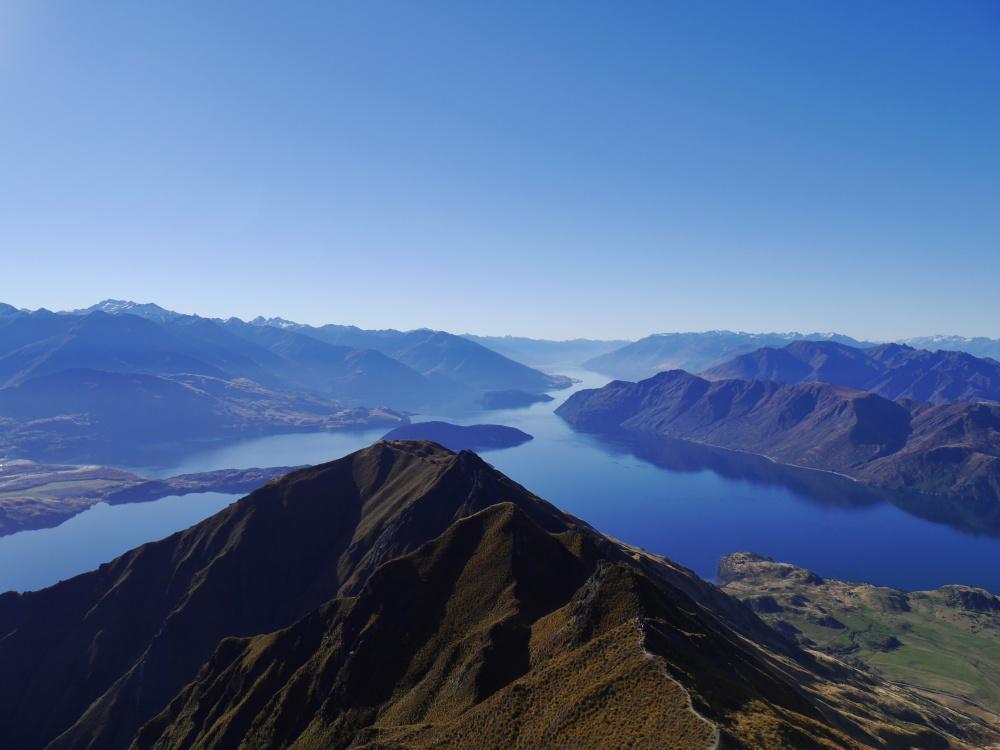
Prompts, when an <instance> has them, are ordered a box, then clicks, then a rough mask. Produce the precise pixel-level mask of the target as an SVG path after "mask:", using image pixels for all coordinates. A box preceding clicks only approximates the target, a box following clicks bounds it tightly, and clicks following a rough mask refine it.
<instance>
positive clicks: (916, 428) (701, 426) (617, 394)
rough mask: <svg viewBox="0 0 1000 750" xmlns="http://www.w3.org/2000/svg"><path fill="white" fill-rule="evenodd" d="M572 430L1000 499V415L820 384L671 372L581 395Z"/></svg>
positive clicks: (980, 407) (567, 413)
mask: <svg viewBox="0 0 1000 750" xmlns="http://www.w3.org/2000/svg"><path fill="white" fill-rule="evenodd" d="M556 413H557V414H559V415H560V416H561V417H563V418H564V419H565V420H566V421H567V422H569V423H570V424H572V425H573V426H574V427H577V428H578V429H582V430H587V431H593V432H613V431H616V430H619V429H624V430H634V431H638V432H642V433H648V434H652V435H660V436H664V437H671V438H681V439H685V440H694V441H696V442H701V443H706V444H709V445H716V446H719V447H722V448H731V449H735V450H741V451H747V452H749V453H757V454H760V455H764V456H768V457H769V458H772V459H774V460H775V461H780V462H782V463H788V464H795V465H799V466H806V467H809V468H815V469H825V470H828V471H836V472H840V473H843V474H847V475H849V476H852V477H855V478H857V479H861V480H864V481H868V482H872V483H875V484H881V485H885V486H889V487H906V488H910V489H918V490H922V491H926V492H935V493H946V494H955V495H960V496H963V497H968V498H970V499H974V500H982V501H984V502H986V503H987V504H995V503H996V501H997V499H998V498H1000V481H998V480H1000V406H993V405H990V404H968V403H963V402H955V403H949V404H941V405H937V406H932V405H930V404H925V403H920V402H912V401H903V402H894V401H889V400H888V399H885V398H883V397H881V396H878V395H876V394H873V393H866V392H863V391H856V390H852V389H850V388H846V387H844V386H834V385H829V384H826V383H806V384H798V385H788V384H784V383H776V382H773V381H760V380H757V381H745V380H718V381H709V380H706V379H705V378H700V377H698V376H696V375H691V374H689V373H686V372H683V371H680V370H675V371H672V372H667V373H661V374H660V375H657V376H656V377H653V378H649V379H648V380H644V381H640V382H639V383H625V382H622V381H615V382H613V383H609V384H608V385H607V386H605V387H604V388H600V389H597V390H588V391H579V392H578V393H575V394H573V395H572V396H570V398H569V399H567V400H566V402H565V403H564V404H563V405H561V406H560V407H559V408H558V409H556Z"/></svg>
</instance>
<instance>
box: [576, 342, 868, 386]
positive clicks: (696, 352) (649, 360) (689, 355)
mask: <svg viewBox="0 0 1000 750" xmlns="http://www.w3.org/2000/svg"><path fill="white" fill-rule="evenodd" d="M797 339H810V340H813V341H817V340H828V341H836V342H839V343H841V344H846V345H848V346H860V345H861V342H859V341H856V340H854V339H852V338H850V337H849V336H841V335H839V334H835V333H829V334H821V333H812V334H809V335H808V336H803V335H802V334H800V333H743V332H740V333H734V332H733V331H706V332H704V333H656V334H653V335H652V336H647V337H646V338H644V339H639V340H638V341H636V342H634V343H631V344H627V345H625V346H623V347H622V348H621V349H617V350H615V351H613V352H609V353H607V354H604V355H601V356H599V357H594V358H593V359H589V360H587V361H586V362H584V363H583V366H584V367H586V368H587V369H588V370H593V371H594V372H600V373H604V374H605V375H610V376H611V377H613V378H621V379H623V380H643V379H644V378H649V377H652V376H653V375H656V373H658V372H664V371H667V370H687V371H688V372H701V371H702V370H705V369H707V368H709V367H714V366H716V365H720V364H722V363H723V362H726V361H727V360H729V359H731V358H733V357H735V356H737V355H740V354H744V353H747V352H752V351H754V350H756V349H759V348H761V347H762V346H775V347H777V346H785V345H786V344H787V343H788V342H790V341H795V340H797Z"/></svg>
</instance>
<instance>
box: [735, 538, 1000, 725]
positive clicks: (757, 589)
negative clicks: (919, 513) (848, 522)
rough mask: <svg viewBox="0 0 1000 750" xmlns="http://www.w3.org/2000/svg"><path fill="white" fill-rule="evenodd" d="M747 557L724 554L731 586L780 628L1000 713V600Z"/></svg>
mask: <svg viewBox="0 0 1000 750" xmlns="http://www.w3.org/2000/svg"><path fill="white" fill-rule="evenodd" d="M741 555H742V553H741ZM741 555H731V556H730V557H728V558H726V560H725V561H724V564H725V562H726V561H732V563H731V564H730V566H729V571H728V574H727V576H726V577H725V578H726V580H725V585H724V589H725V590H726V591H728V592H729V593H731V594H733V595H734V596H737V597H738V598H740V599H742V600H743V601H744V602H746V603H747V604H748V605H750V606H751V608H753V609H754V610H755V611H756V612H757V614H758V615H759V616H760V617H762V618H763V619H764V620H765V621H767V622H769V623H770V624H771V625H773V626H774V627H775V628H776V629H778V630H779V631H780V632H782V633H784V634H785V635H788V636H790V637H793V638H794V639H796V640H797V641H799V642H800V643H801V644H802V645H805V646H807V647H810V648H815V649H818V650H821V651H824V652H826V653H829V654H832V655H835V656H837V657H838V658H840V659H842V660H844V661H847V662H849V663H854V664H860V665H863V666H866V667H867V668H870V669H872V670H874V671H875V672H877V673H878V674H879V675H881V676H882V677H884V678H886V679H888V680H890V681H894V682H906V683H910V684H913V685H917V686H920V687H925V688H929V689H931V690H940V691H943V692H946V693H952V694H955V695H958V696H963V697H965V698H968V699H970V700H973V701H976V702H978V703H981V704H983V705H984V706H988V707H990V708H992V709H994V710H997V711H1000V599H997V598H996V597H993V596H991V595H990V594H988V593H987V592H984V591H980V590H978V589H971V588H967V587H958V586H953V587H944V588H942V589H939V590H937V591H930V592H912V593H905V592H902V591H897V590H895V589H888V588H883V587H878V586H872V585H871V584H853V583H844V582H842V581H833V580H828V581H822V580H821V579H819V578H818V577H816V576H814V575H813V574H810V573H808V571H801V569H792V570H793V571H794V572H789V569H791V568H792V566H788V565H784V564H782V563H775V562H773V561H770V560H767V559H762V558H756V556H754V557H747V556H741ZM721 569H722V568H721V567H720V570H721Z"/></svg>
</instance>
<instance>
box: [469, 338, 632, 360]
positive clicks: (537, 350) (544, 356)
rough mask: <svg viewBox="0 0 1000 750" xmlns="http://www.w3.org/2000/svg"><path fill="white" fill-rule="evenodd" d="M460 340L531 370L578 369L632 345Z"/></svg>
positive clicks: (588, 341) (618, 342)
mask: <svg viewBox="0 0 1000 750" xmlns="http://www.w3.org/2000/svg"><path fill="white" fill-rule="evenodd" d="M462 337H463V338H467V339H469V340H470V341H475V342H476V343H477V344H482V345H483V346H485V347H486V348H487V349H492V350H493V351H495V352H498V353H500V354H502V355H504V356H505V357H510V358H511V359H513V360H515V361H517V362H521V363H523V364H526V365H529V366H531V367H554V366H558V365H579V364H581V363H582V362H584V361H586V360H589V359H593V358H594V357H598V356H600V355H602V354H607V353H608V352H612V351H615V350H616V349H620V348H621V347H623V346H626V345H627V344H630V343H631V342H630V341H624V340H612V341H598V340H596V339H571V340H568V341H550V340H547V339H529V338H525V337H523V336H474V335H472V334H471V333H465V334H462Z"/></svg>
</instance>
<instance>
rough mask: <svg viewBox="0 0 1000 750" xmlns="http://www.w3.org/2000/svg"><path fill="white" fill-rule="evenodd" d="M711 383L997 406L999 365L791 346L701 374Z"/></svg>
mask: <svg viewBox="0 0 1000 750" xmlns="http://www.w3.org/2000/svg"><path fill="white" fill-rule="evenodd" d="M703 375H705V377H708V378H715V379H721V380H725V379H729V378H739V379H742V380H775V381H778V382H780V383H833V384H835V385H846V386H847V387H849V388H855V389H857V390H861V391H871V392H872V393H878V394H879V395H880V396H885V397H886V398H888V399H892V400H895V399H900V398H907V399H912V400H914V401H926V402H928V403H932V404H941V403H945V402H948V401H994V402H998V403H1000V362H995V361H993V360H990V359H979V358H977V357H973V356H972V355H971V354H966V353H964V352H949V351H937V352H929V351H925V350H922V349H911V348H910V347H908V346H900V345H899V344H882V345H880V346H873V347H868V348H864V349H859V348H856V347H852V346H844V345H843V344H838V343H836V342H832V341H795V342H793V343H791V344H789V345H788V346H786V347H783V348H781V349H775V348H772V347H763V348H761V349H758V350H757V351H754V352H751V353H749V354H743V355H741V356H739V357H736V358H734V359H732V360H730V361H729V362H726V363H724V364H721V365H719V366H718V367H713V368H711V369H710V370H707V371H705V372H704V373H703Z"/></svg>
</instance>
